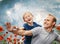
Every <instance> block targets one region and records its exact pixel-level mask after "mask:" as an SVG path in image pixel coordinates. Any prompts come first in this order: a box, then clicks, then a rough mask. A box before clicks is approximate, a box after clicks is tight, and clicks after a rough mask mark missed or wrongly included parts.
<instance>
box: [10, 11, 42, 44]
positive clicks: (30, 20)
mask: <svg viewBox="0 0 60 44" xmlns="http://www.w3.org/2000/svg"><path fill="white" fill-rule="evenodd" d="M23 20H24V22H26V23H25V24H24V25H23V27H24V30H31V29H33V28H35V27H38V26H40V27H41V25H38V24H37V23H36V22H33V15H32V13H30V12H25V13H24V15H23ZM9 30H10V31H12V29H9ZM23 38H24V36H23V37H22V39H23ZM31 40H32V36H25V40H24V44H31Z"/></svg>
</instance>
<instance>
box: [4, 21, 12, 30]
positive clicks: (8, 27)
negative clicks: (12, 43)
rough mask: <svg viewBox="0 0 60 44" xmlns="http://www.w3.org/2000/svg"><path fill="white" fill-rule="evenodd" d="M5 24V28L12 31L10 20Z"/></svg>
mask: <svg viewBox="0 0 60 44" xmlns="http://www.w3.org/2000/svg"><path fill="white" fill-rule="evenodd" d="M5 25H6V28H7V30H8V31H12V27H11V23H10V22H6V23H5Z"/></svg>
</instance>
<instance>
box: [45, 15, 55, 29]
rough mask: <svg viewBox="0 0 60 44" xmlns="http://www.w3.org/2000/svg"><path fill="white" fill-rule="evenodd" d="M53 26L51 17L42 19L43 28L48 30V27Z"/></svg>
mask: <svg viewBox="0 0 60 44" xmlns="http://www.w3.org/2000/svg"><path fill="white" fill-rule="evenodd" d="M53 25H54V22H53V17H52V16H47V17H46V19H44V27H45V28H49V27H52V26H53Z"/></svg>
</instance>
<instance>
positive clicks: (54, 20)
mask: <svg viewBox="0 0 60 44" xmlns="http://www.w3.org/2000/svg"><path fill="white" fill-rule="evenodd" d="M48 16H52V17H53V22H55V23H56V22H57V19H56V17H55V16H53V15H52V14H49V15H48ZM53 27H55V25H54V26H53Z"/></svg>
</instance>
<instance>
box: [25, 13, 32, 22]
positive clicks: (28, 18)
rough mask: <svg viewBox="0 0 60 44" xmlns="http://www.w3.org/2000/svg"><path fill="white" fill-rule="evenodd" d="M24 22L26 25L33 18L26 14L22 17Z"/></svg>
mask: <svg viewBox="0 0 60 44" xmlns="http://www.w3.org/2000/svg"><path fill="white" fill-rule="evenodd" d="M24 21H25V22H27V23H31V22H33V16H32V15H31V14H30V13H26V15H25V16H24Z"/></svg>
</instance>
